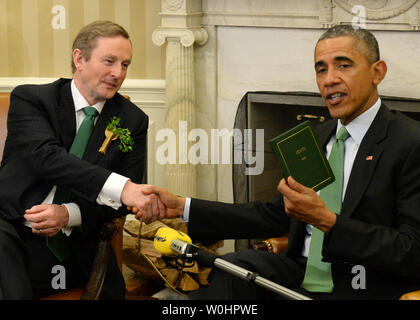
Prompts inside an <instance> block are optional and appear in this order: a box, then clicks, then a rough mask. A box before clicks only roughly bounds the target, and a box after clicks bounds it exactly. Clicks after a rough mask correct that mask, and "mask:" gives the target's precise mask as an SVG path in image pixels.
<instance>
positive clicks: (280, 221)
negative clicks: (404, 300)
mask: <svg viewBox="0 0 420 320" xmlns="http://www.w3.org/2000/svg"><path fill="white" fill-rule="evenodd" d="M314 59H315V72H316V79H317V84H318V88H319V91H320V93H321V95H322V98H323V99H324V100H325V103H326V106H327V107H328V110H329V112H330V114H331V116H332V117H333V118H334V119H333V120H331V121H328V122H326V123H325V124H322V125H319V126H318V127H317V128H316V131H317V134H318V138H319V141H320V143H321V145H322V147H323V148H324V150H325V152H326V155H327V156H328V157H329V161H330V163H331V165H332V167H333V171H334V174H335V176H336V181H335V182H334V184H331V185H330V186H327V187H326V188H325V189H323V190H321V191H320V194H318V193H316V192H314V191H313V190H312V189H308V188H306V187H304V186H303V185H301V184H299V183H298V182H296V181H295V180H294V179H293V178H292V177H289V178H288V181H287V182H288V183H287V184H286V181H285V180H284V179H282V180H281V181H280V183H279V185H278V191H279V194H278V195H276V196H275V197H274V198H272V199H271V200H270V201H269V202H268V203H261V202H254V203H249V204H225V203H219V202H210V201H204V200H199V199H191V200H190V199H185V198H179V197H176V196H174V195H173V194H171V193H169V192H167V191H166V190H164V189H159V188H150V189H149V191H150V192H156V193H159V194H160V198H161V200H162V201H163V202H164V203H165V205H166V206H167V208H168V209H167V211H166V212H167V217H176V216H183V217H184V219H187V220H188V221H189V223H188V230H189V235H190V236H191V237H192V238H193V239H199V240H205V239H231V238H236V239H240V238H263V237H272V236H279V235H282V234H285V233H287V232H290V234H289V248H288V251H287V253H286V254H285V255H275V254H272V253H270V252H260V251H255V250H244V251H241V252H238V253H232V254H228V255H226V256H225V257H224V258H225V259H228V260H230V261H232V262H233V263H235V264H238V265H240V266H242V267H244V268H247V269H249V270H252V271H256V272H257V273H258V274H259V275H261V276H262V277H266V278H268V279H270V280H272V281H275V282H277V283H279V284H281V285H284V286H287V287H289V288H292V289H295V290H297V291H300V292H301V293H303V294H305V295H307V296H309V297H313V298H318V299H396V298H398V297H399V296H400V295H401V294H403V293H404V292H407V291H411V290H414V289H419V288H420V275H419V273H418V270H419V267H420V166H419V163H420V125H419V124H418V123H417V122H415V121H413V120H411V119H409V118H407V117H405V116H404V115H402V114H401V113H399V112H395V111H390V110H389V109H388V108H387V107H386V106H385V105H384V104H383V103H382V102H381V99H380V98H379V95H378V85H379V84H380V83H381V81H382V80H383V78H384V77H385V75H386V71H387V66H386V64H385V62H384V61H382V60H381V59H380V56H379V49H378V44H377V41H376V39H375V37H374V36H373V34H372V33H371V32H369V31H367V30H363V29H353V28H352V27H351V26H335V27H332V28H331V29H329V30H327V31H326V32H325V33H324V34H323V35H322V36H321V38H320V39H319V41H318V42H317V45H316V47H315V56H314ZM189 201H191V202H190V203H188V202H189ZM134 211H135V210H134ZM137 215H138V216H144V215H142V214H141V213H138V214H137ZM187 215H188V216H187ZM210 283H211V285H210V286H209V287H208V288H204V289H202V290H199V291H198V292H197V293H195V294H193V295H192V297H195V298H199V299H260V298H273V297H275V295H274V294H273V293H271V292H269V291H267V290H264V289H262V288H260V287H257V286H255V285H253V284H250V283H248V282H246V281H243V280H241V279H239V278H236V277H234V276H231V275H230V274H228V273H226V272H224V271H222V270H218V269H215V270H213V271H212V274H211V275H210Z"/></svg>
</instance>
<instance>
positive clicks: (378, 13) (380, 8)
mask: <svg viewBox="0 0 420 320" xmlns="http://www.w3.org/2000/svg"><path fill="white" fill-rule="evenodd" d="M417 1H418V0H407V1H404V2H403V3H401V4H400V5H398V6H396V7H392V8H389V7H388V6H389V3H388V2H389V1H388V0H381V1H372V0H362V1H361V3H351V2H350V1H348V0H334V2H335V3H336V4H337V5H338V6H340V7H341V8H342V9H343V10H344V11H346V12H347V13H350V14H351V15H354V14H353V12H352V10H353V7H354V6H355V5H357V4H359V5H362V6H364V7H365V8H366V19H367V20H374V21H375V20H387V19H391V18H394V17H397V16H400V15H402V14H403V13H405V12H407V11H408V10H410V9H411V8H412V7H413V6H414V5H415V4H416V2H417Z"/></svg>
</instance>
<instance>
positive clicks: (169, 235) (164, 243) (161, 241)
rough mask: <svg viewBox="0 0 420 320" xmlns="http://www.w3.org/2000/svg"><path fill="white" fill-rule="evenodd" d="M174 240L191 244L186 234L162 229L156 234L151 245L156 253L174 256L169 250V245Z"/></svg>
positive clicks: (166, 228) (170, 229)
mask: <svg viewBox="0 0 420 320" xmlns="http://www.w3.org/2000/svg"><path fill="white" fill-rule="evenodd" d="M175 239H177V240H181V241H184V242H187V243H192V241H191V238H190V237H189V236H188V235H187V234H185V233H183V232H181V231H178V230H175V229H172V228H168V227H162V228H159V230H158V231H157V232H156V234H155V239H154V241H153V245H154V247H155V249H156V250H157V251H159V252H161V253H162V254H164V255H175V254H177V253H176V252H174V251H173V250H172V249H171V243H172V241H173V240H175Z"/></svg>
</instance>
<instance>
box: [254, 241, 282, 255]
mask: <svg viewBox="0 0 420 320" xmlns="http://www.w3.org/2000/svg"><path fill="white" fill-rule="evenodd" d="M288 244H289V238H288V237H280V238H270V239H267V240H264V241H262V242H258V243H256V244H254V245H253V249H254V250H260V251H269V252H273V253H275V254H280V253H283V252H285V251H286V250H287V248H288Z"/></svg>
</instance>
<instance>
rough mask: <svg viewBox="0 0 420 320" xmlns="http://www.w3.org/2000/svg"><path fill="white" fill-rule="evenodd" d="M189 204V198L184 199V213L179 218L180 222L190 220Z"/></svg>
mask: <svg viewBox="0 0 420 320" xmlns="http://www.w3.org/2000/svg"><path fill="white" fill-rule="evenodd" d="M190 203H191V198H185V206H184V213H183V215H182V217H181V221H182V222H188V221H189V220H190Z"/></svg>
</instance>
